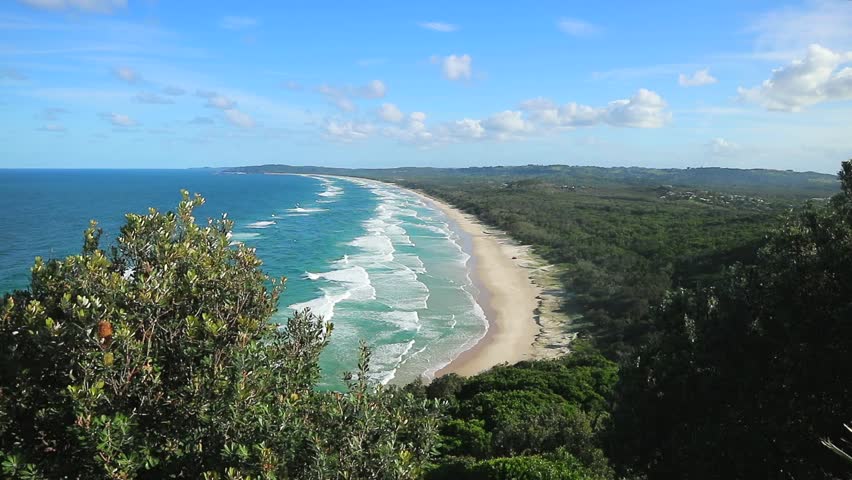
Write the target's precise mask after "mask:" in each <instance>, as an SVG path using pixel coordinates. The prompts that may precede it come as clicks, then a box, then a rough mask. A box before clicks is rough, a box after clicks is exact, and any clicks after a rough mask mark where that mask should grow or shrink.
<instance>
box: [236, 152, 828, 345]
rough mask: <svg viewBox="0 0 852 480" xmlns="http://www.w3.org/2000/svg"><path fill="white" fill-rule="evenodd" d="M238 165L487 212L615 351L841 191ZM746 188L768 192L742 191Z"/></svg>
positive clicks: (803, 177) (780, 178) (774, 181)
mask: <svg viewBox="0 0 852 480" xmlns="http://www.w3.org/2000/svg"><path fill="white" fill-rule="evenodd" d="M237 170H241V171H247V172H257V171H268V172H276V171H277V172H282V171H284V172H286V171H290V172H312V173H313V172H317V173H335V174H346V175H356V176H363V177H369V178H375V179H379V180H389V181H394V182H396V183H399V184H400V185H403V186H406V187H410V188H416V189H419V190H421V191H424V192H426V193H428V194H430V195H433V196H436V197H439V198H441V199H443V200H446V201H447V202H449V203H451V204H453V205H455V206H457V207H459V208H461V209H463V210H465V211H467V212H469V213H472V214H474V215H476V216H477V217H479V218H480V219H482V220H483V221H485V222H486V223H488V224H490V225H494V226H496V227H499V228H500V229H502V230H505V231H506V232H508V233H509V234H511V235H512V236H513V237H514V238H516V239H518V240H520V241H521V242H524V243H527V244H531V245H533V246H534V247H535V249H536V251H537V253H539V254H541V255H542V256H544V257H545V258H546V259H547V260H548V261H550V262H551V263H554V264H556V265H559V266H560V267H561V270H562V272H563V274H562V280H563V283H564V286H565V290H566V291H568V292H571V294H572V295H573V299H572V301H571V302H570V303H568V304H566V305H565V308H566V309H568V310H569V311H571V312H582V314H583V315H584V317H585V318H584V323H585V324H586V325H587V331H588V332H589V333H591V334H592V336H593V337H594V338H595V342H596V344H597V346H598V348H601V349H602V350H603V351H604V352H605V353H606V355H607V356H608V357H609V358H612V359H614V360H622V359H624V358H627V357H630V356H631V355H633V354H634V353H635V349H636V348H638V346H640V345H643V344H644V343H645V342H646V341H647V339H648V338H649V336H650V335H652V334H653V331H654V325H653V321H652V319H651V317H650V311H651V308H652V307H654V306H656V305H659V304H660V302H662V301H663V298H664V296H665V294H666V292H668V291H669V290H671V289H673V288H680V287H689V288H691V287H695V286H699V285H702V284H708V283H711V282H713V281H714V280H716V279H718V278H719V276H720V274H721V273H722V272H723V271H724V268H725V266H727V265H730V264H732V263H734V262H744V263H751V262H753V261H754V258H755V253H756V251H757V249H758V248H759V246H760V245H761V244H762V243H763V242H764V240H765V237H766V235H767V233H768V232H769V231H770V230H771V229H772V228H774V227H776V226H778V225H779V222H780V217H781V216H782V215H783V214H785V213H786V212H787V211H788V210H789V209H790V208H791V206H792V205H795V204H799V203H800V202H801V200H802V199H806V198H810V197H828V196H830V195H832V194H834V193H836V192H837V180H836V178H834V177H832V176H830V175H821V174H814V173H794V172H780V171H770V170H733V169H719V168H706V169H689V170H657V169H644V168H612V169H606V168H598V167H569V166H559V165H555V166H535V165H529V166H523V167H483V168H465V169H455V170H453V169H431V168H397V169H386V170H345V169H328V168H318V167H288V166H260V167H242V168H240V169H237ZM675 185H678V186H675ZM717 187H724V188H722V189H719V188H717ZM743 188H748V189H749V191H750V192H753V191H756V192H762V195H763V196H756V194H755V193H749V194H747V195H744V194H741V193H736V192H738V191H740V190H741V189H743Z"/></svg>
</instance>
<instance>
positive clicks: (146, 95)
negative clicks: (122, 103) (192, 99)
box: [133, 92, 175, 105]
mask: <svg viewBox="0 0 852 480" xmlns="http://www.w3.org/2000/svg"><path fill="white" fill-rule="evenodd" d="M133 98H134V99H135V100H136V101H137V102H139V103H147V104H151V105H167V104H170V103H175V102H174V101H173V100H172V99H171V98H168V97H164V96H162V95H158V94H156V93H152V92H141V93H139V94H137V95H136V96H135V97H133Z"/></svg>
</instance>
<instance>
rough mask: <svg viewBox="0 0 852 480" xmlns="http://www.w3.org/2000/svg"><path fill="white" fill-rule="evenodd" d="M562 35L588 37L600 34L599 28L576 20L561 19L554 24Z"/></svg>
mask: <svg viewBox="0 0 852 480" xmlns="http://www.w3.org/2000/svg"><path fill="white" fill-rule="evenodd" d="M556 26H557V27H559V30H561V31H562V32H563V33H567V34H568V35H571V36H574V37H590V36H593V35H597V34H598V33H600V32H601V29H600V27H598V26H597V25H593V24H591V23H589V22H584V21H583V20H578V19H576V18H561V19H559V21H558V22H556Z"/></svg>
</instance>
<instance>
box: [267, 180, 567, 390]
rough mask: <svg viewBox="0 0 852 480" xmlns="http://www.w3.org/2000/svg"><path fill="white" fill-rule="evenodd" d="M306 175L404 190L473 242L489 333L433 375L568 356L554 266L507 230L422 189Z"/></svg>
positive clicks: (473, 274) (477, 295) (475, 276)
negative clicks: (507, 232) (497, 227)
mask: <svg viewBox="0 0 852 480" xmlns="http://www.w3.org/2000/svg"><path fill="white" fill-rule="evenodd" d="M273 175H275V174H274V173H273ZM284 175H288V174H284ZM295 175H302V174H295ZM305 176H324V177H329V178H339V179H341V180H348V179H350V178H351V179H357V180H359V181H367V182H376V183H384V184H386V185H388V186H392V187H395V188H400V189H402V190H405V191H407V192H410V193H411V194H413V195H416V196H418V197H419V198H420V199H422V200H423V201H424V203H426V204H427V205H429V206H431V207H432V208H435V209H436V210H438V211H440V212H442V213H443V214H444V215H445V216H446V217H447V219H448V220H449V224H450V225H449V226H450V228H451V229H452V230H454V231H455V232H456V233H457V234H459V236H460V237H463V238H465V239H466V240H469V242H466V243H469V244H470V249H469V251H467V253H468V254H469V255H470V256H471V258H470V260H469V264H468V268H469V269H470V278H471V281H472V283H473V285H474V287H475V289H476V290H477V291H476V292H473V293H474V299H475V301H476V302H477V303H478V304H479V305H480V306H481V307H482V309H483V311H484V312H485V317H486V320H487V322H488V329H487V331H486V332H485V334H484V335H483V336H482V337H481V338H480V339H479V340H478V341H477V342H476V343H475V344H473V345H472V346H471V347H469V348H468V349H467V350H464V351H462V352H461V353H459V354H458V355H457V356H456V357H455V358H454V359H452V360H451V361H450V362H449V363H447V364H446V365H444V366H442V367H440V368H438V369H437V370H436V371H434V372H435V373H434V377H439V376H441V375H445V374H448V373H455V374H458V375H462V376H471V375H475V374H477V373H480V372H482V371H485V370H488V369H489V368H491V367H494V366H496V365H500V364H503V363H508V364H513V363H516V362H519V361H522V360H532V359H545V358H554V357H557V356H561V355H564V354H565V353H568V351H569V345H570V343H571V341H572V340H573V339H574V338H576V333H573V332H571V331H570V330H571V329H570V327H571V325H572V324H573V323H574V320H576V318H572V317H571V316H569V315H567V314H565V313H563V312H562V311H560V309H561V307H562V305H563V301H564V299H565V295H564V292H563V289H562V285H561V283H560V282H559V279H558V271H557V269H556V267H555V266H553V265H550V264H548V263H547V262H546V261H545V260H544V259H542V258H541V257H539V256H537V255H535V253H533V252H532V250H531V248H530V247H529V246H527V245H520V244H518V243H517V242H516V241H515V240H513V239H512V238H511V237H510V236H509V235H508V234H506V233H505V232H502V231H499V230H497V229H493V228H490V227H488V226H487V225H485V224H484V223H483V222H481V221H480V220H478V219H477V218H476V217H474V216H473V215H470V214H467V213H465V212H463V211H461V210H459V209H457V208H455V207H453V206H451V205H449V204H448V203H446V202H444V201H442V200H440V199H437V198H435V197H432V196H430V195H427V194H425V193H424V192H421V191H418V190H414V189H409V188H405V187H402V186H400V185H397V184H394V183H389V182H382V181H379V180H374V179H366V178H361V177H346V176H338V175H305ZM466 250H467V249H466ZM423 377H424V378H425V379H426V380H427V381H428V380H429V378H428V376H427V372H423Z"/></svg>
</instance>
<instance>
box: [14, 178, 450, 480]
mask: <svg viewBox="0 0 852 480" xmlns="http://www.w3.org/2000/svg"><path fill="white" fill-rule="evenodd" d="M201 202H202V199H201V198H198V197H196V198H193V199H191V198H189V197H188V195H186V194H185V195H184V200H183V202H181V204H180V206H179V208H178V209H177V212H176V213H175V212H169V213H167V214H162V213H158V212H156V211H151V212H150V213H149V214H148V215H132V214H131V215H128V216H127V224H126V225H125V226H124V227H123V228H122V231H121V236H120V237H119V238H118V241H117V245H116V247H115V248H113V249H112V251H111V252H109V253H108V252H105V251H103V250H101V249H100V248H99V245H98V240H99V236H100V233H99V231H98V230H97V229H96V228H95V227H94V226H93V227H92V228H90V229H89V230H88V231H87V232H86V234H85V246H84V248H83V252H82V253H81V254H80V255H75V256H71V257H68V258H67V259H64V260H54V261H50V262H48V263H45V262H42V261H41V260H38V261H37V262H36V264H35V266H34V267H33V274H32V284H31V287H30V288H29V289H28V290H26V291H20V292H16V293H14V294H10V295H7V296H6V297H5V299H4V302H3V304H4V305H3V307H2V309H0V460H1V461H2V465H1V466H0V477H3V478H140V477H142V478H169V477H183V478H202V477H203V478H232V479H237V478H315V479H326V478H418V477H420V476H421V472H422V469H423V468H424V466H425V465H426V463H427V461H428V460H429V458H430V456H431V453H432V450H433V447H434V445H435V441H436V438H437V431H436V428H437V415H438V409H437V405H436V404H435V402H430V401H426V400H422V399H415V398H414V397H413V396H412V395H411V394H408V393H405V392H402V391H400V390H398V389H395V388H388V389H383V388H374V386H372V385H368V384H367V383H366V375H365V373H366V370H367V368H368V363H369V362H368V361H369V354H368V352H364V355H363V357H362V359H361V362H360V365H359V371H358V372H356V375H355V376H353V377H352V378H351V379H350V381H349V390H348V392H346V393H345V394H341V393H331V392H316V391H314V386H315V385H316V382H317V380H318V374H319V367H318V364H317V360H318V356H319V353H320V351H321V350H322V348H323V347H324V346H325V344H326V341H327V338H328V334H329V333H331V325H330V324H324V323H323V322H319V321H317V319H315V318H313V316H312V315H311V314H310V313H307V312H302V313H299V314H297V315H296V316H294V317H293V318H292V319H290V321H289V324H288V326H287V328H286V329H284V330H279V329H278V328H277V326H275V325H273V324H272V323H270V322H269V321H268V320H269V317H270V316H271V315H272V313H273V312H274V311H275V309H276V308H277V299H278V293H279V290H280V284H278V283H275V282H270V281H269V279H268V278H267V277H266V276H265V275H264V274H263V273H262V272H261V271H260V269H259V267H260V265H261V262H260V260H258V259H257V257H256V256H255V254H254V251H253V250H251V249H248V248H246V247H244V246H242V245H237V246H231V245H230V241H229V239H228V232H229V231H230V228H231V224H230V222H228V221H224V220H222V221H219V222H210V223H209V224H208V225H207V226H204V227H202V226H199V225H197V224H196V223H195V221H194V219H193V217H192V211H193V208H195V207H197V206H198V205H200V204H201ZM353 360H354V359H353Z"/></svg>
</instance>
